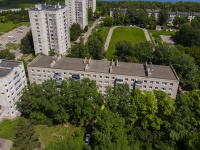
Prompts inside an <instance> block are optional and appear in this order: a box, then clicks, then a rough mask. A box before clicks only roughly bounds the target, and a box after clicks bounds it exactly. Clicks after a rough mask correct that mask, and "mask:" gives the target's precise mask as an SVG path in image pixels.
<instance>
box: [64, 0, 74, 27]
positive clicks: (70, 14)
mask: <svg viewBox="0 0 200 150" xmlns="http://www.w3.org/2000/svg"><path fill="white" fill-rule="evenodd" d="M65 5H67V8H68V9H67V10H68V22H69V26H71V25H72V24H73V23H76V12H75V0H65Z"/></svg>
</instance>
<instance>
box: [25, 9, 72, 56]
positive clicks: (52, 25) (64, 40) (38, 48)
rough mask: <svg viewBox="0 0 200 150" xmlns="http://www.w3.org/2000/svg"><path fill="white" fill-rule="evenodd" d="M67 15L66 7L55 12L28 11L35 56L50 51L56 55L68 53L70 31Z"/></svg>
mask: <svg viewBox="0 0 200 150" xmlns="http://www.w3.org/2000/svg"><path fill="white" fill-rule="evenodd" d="M55 7H56V6H55ZM57 7H59V6H57ZM67 13H68V12H67V7H65V8H63V9H58V10H57V11H51V10H38V11H35V10H29V17H30V22H31V30H32V35H33V41H34V48H35V54H38V53H44V54H45V55H48V54H49V51H50V50H51V49H55V52H56V53H58V54H65V53H67V52H68V50H69V48H70V31H69V25H68V14H67Z"/></svg>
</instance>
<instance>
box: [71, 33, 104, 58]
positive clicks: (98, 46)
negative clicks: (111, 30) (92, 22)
mask: <svg viewBox="0 0 200 150" xmlns="http://www.w3.org/2000/svg"><path fill="white" fill-rule="evenodd" d="M105 55H106V53H105V51H104V45H103V39H102V35H101V34H100V33H99V32H94V33H93V35H91V36H90V37H89V39H88V41H87V43H86V44H84V42H83V39H82V38H80V42H79V43H77V44H76V45H73V46H72V48H71V52H70V55H69V56H70V57H75V58H85V57H87V58H89V57H91V58H93V59H103V58H104V57H105Z"/></svg>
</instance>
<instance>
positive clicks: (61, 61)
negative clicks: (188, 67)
mask: <svg viewBox="0 0 200 150" xmlns="http://www.w3.org/2000/svg"><path fill="white" fill-rule="evenodd" d="M28 74H29V79H30V83H33V82H36V83H37V84H41V83H42V82H44V81H45V80H48V79H50V78H53V79H55V81H56V83H57V84H58V85H60V84H61V82H62V80H64V79H65V78H73V79H74V80H81V79H83V78H89V79H91V80H94V81H96V83H97V85H98V87H99V92H102V93H105V91H106V86H112V87H114V86H115V85H116V84H123V83H127V84H128V85H129V87H130V89H131V90H134V89H135V88H139V89H141V90H142V91H152V90H162V91H164V92H166V93H167V94H169V95H170V96H171V97H172V98H175V97H176V94H177V90H178V85H179V78H178V76H177V75H176V72H175V71H174V69H173V67H172V66H162V65H152V64H150V65H148V64H137V63H125V62H118V61H116V62H114V61H107V60H91V59H79V58H69V57H51V56H38V57H37V58H36V59H35V60H33V61H32V62H31V63H30V64H29V65H28Z"/></svg>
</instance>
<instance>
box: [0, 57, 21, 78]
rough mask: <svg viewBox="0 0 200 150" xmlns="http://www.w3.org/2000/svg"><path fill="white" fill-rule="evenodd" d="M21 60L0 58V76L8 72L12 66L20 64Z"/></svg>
mask: <svg viewBox="0 0 200 150" xmlns="http://www.w3.org/2000/svg"><path fill="white" fill-rule="evenodd" d="M20 63H21V62H17V61H9V60H0V77H4V76H6V75H7V74H9V73H10V72H11V71H12V69H13V68H14V67H17V66H19V65H20Z"/></svg>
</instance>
